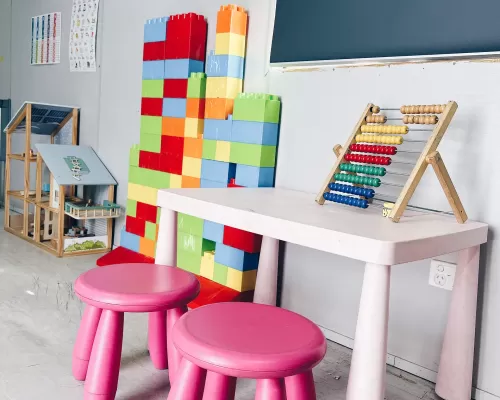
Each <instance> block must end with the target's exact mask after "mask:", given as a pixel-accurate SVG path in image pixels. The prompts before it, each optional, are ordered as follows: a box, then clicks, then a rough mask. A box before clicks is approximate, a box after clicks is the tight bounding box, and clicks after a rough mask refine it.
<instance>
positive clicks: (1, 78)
mask: <svg viewBox="0 0 500 400" xmlns="http://www.w3.org/2000/svg"><path fill="white" fill-rule="evenodd" d="M10 13H11V0H0V99H9V98H10V27H11V25H10ZM2 60H3V61H2Z"/></svg>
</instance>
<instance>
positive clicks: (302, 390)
mask: <svg viewBox="0 0 500 400" xmlns="http://www.w3.org/2000/svg"><path fill="white" fill-rule="evenodd" d="M285 385H286V398H287V400H316V389H315V388H314V378H313V374H312V371H307V372H304V373H303V374H299V375H294V376H290V377H288V378H285Z"/></svg>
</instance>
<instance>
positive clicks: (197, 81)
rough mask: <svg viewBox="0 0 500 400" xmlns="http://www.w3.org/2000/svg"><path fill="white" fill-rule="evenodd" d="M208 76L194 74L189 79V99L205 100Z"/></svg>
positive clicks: (199, 73) (198, 73)
mask: <svg viewBox="0 0 500 400" xmlns="http://www.w3.org/2000/svg"><path fill="white" fill-rule="evenodd" d="M206 86H207V76H206V74H204V73H201V72H193V73H192V74H191V76H190V77H189V79H188V91H187V97H191V98H200V99H204V98H205V93H206Z"/></svg>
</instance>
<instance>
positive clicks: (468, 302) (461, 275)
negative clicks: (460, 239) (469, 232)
mask: <svg viewBox="0 0 500 400" xmlns="http://www.w3.org/2000/svg"><path fill="white" fill-rule="evenodd" d="M478 276H479V246H475V247H471V248H469V249H466V250H462V251H460V252H459V254H458V263H457V273H456V276H455V283H454V286H453V292H452V295H451V304H450V311H449V313H448V322H447V324H446V331H445V334H444V341H443V348H442V350H441V362H440V363H439V370H438V376H437V381H436V393H437V394H438V395H439V396H441V397H443V398H445V399H446V400H469V399H470V398H471V392H472V368H473V361H474V339H475V330H476V306H477V286H478Z"/></svg>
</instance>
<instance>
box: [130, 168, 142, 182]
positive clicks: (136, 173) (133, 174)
mask: <svg viewBox="0 0 500 400" xmlns="http://www.w3.org/2000/svg"><path fill="white" fill-rule="evenodd" d="M140 171H141V169H140V168H139V167H132V166H131V167H130V168H129V169H128V181H129V183H136V184H140V183H141V175H140V174H141V172H140Z"/></svg>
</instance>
